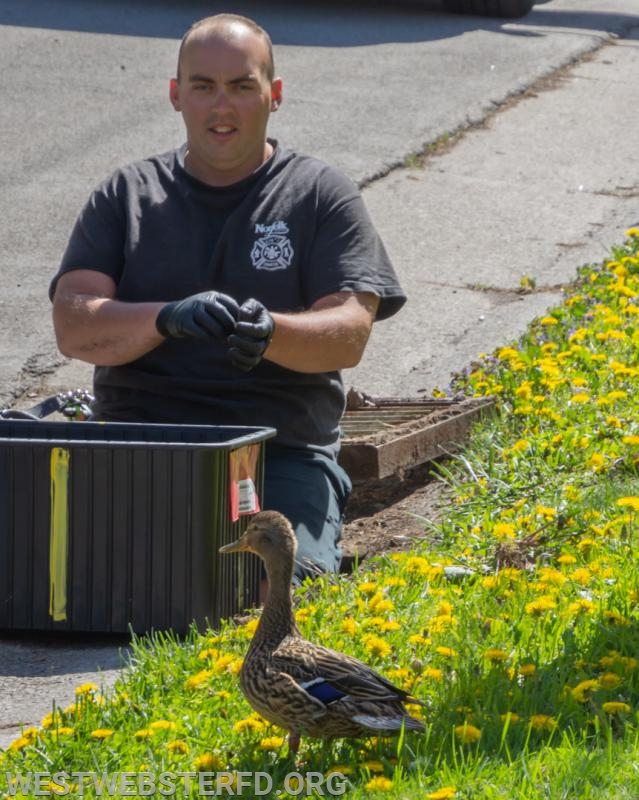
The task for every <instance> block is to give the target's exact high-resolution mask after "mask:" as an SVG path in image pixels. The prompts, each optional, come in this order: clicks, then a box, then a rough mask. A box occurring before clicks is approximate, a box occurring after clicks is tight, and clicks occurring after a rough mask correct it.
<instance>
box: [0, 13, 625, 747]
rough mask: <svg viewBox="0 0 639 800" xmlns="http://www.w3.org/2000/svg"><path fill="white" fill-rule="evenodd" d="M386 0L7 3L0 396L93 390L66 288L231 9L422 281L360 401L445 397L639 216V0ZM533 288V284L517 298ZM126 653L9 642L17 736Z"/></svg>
mask: <svg viewBox="0 0 639 800" xmlns="http://www.w3.org/2000/svg"><path fill="white" fill-rule="evenodd" d="M390 5H391V4H382V3H377V4H372V3H348V4H344V3H341V4H337V3H336V4H326V3H324V4H319V3H310V4H305V5H304V7H303V8H302V9H301V8H299V7H298V6H297V4H295V3H292V2H291V3H283V2H280V3H271V4H269V5H268V7H266V5H264V4H260V3H248V2H247V3H239V4H232V3H231V4H228V5H226V6H222V4H219V3H210V2H207V3H195V2H187V3H180V4H175V3H169V2H166V3H162V2H159V0H155V1H152V0H147V1H146V2H144V1H143V0H138V2H134V3H128V2H127V3H124V2H118V0H111V2H106V0H94V2H92V3H90V4H89V3H83V2H80V0H76V1H73V0H49V2H45V0H31V1H29V0H23V2H21V3H19V4H17V3H12V2H10V1H9V0H0V68H1V70H2V72H1V74H2V81H3V89H2V91H3V100H4V102H3V104H2V107H1V108H0V130H1V131H2V143H3V147H2V149H1V151H0V181H2V192H0V232H1V236H2V241H3V245H4V246H3V248H2V252H1V254H0V269H1V271H2V272H1V274H2V275H3V278H4V284H5V285H4V291H3V293H2V297H1V298H0V336H1V337H2V338H1V341H2V342H3V345H2V354H3V358H2V359H1V361H0V387H1V388H0V405H2V404H8V403H17V404H18V405H25V404H28V395H29V394H38V393H42V392H47V391H52V390H53V389H57V388H63V387H64V388H72V387H73V386H76V385H85V386H86V385H88V381H89V376H90V372H89V370H88V368H87V367H86V366H85V365H79V364H77V363H65V362H64V360H63V359H60V357H59V356H58V354H57V352H56V350H55V346H54V344H53V341H52V334H51V325H50V319H49V313H48V300H47V297H46V287H47V283H48V280H49V278H50V276H51V274H52V273H53V272H54V271H55V268H56V265H57V261H58V259H59V257H60V253H61V251H62V249H63V248H64V243H65V241H66V237H67V235H68V231H69V228H70V226H71V224H72V222H73V219H74V217H75V214H76V213H77V211H78V209H79V207H80V206H81V204H82V203H83V201H84V199H85V197H86V195H87V193H88V191H89V190H90V189H91V187H92V186H93V185H94V184H95V183H96V182H97V181H98V180H100V179H101V178H102V177H104V175H105V174H106V173H108V171H109V170H110V169H112V168H113V167H115V166H116V165H117V164H119V163H122V162H123V161H127V160H130V159H132V158H136V157H138V156H143V155H145V154H147V153H149V152H153V151H158V150H163V149H168V148H169V147H171V146H173V145H175V144H178V143H179V142H180V141H181V135H182V132H181V127H180V121H179V118H178V117H177V116H176V115H174V114H173V112H172V111H171V110H170V107H169V105H168V100H167V98H166V85H167V80H168V78H169V77H170V76H171V74H172V72H173V69H174V61H175V54H176V50H177V41H178V39H179V37H180V36H181V34H182V32H183V30H184V29H185V28H186V27H187V26H188V25H189V24H190V22H191V21H193V20H194V19H197V18H199V17H201V16H204V15H205V14H208V13H213V12H215V11H216V10H222V9H223V8H224V9H225V10H233V11H239V12H240V13H246V14H248V15H249V16H253V17H254V18H256V19H257V20H258V21H259V22H261V23H262V24H264V25H265V26H266V27H267V28H268V29H269V30H270V31H271V33H272V35H273V39H274V43H275V55H276V63H277V67H278V70H277V71H278V72H279V73H280V74H281V75H282V76H283V78H284V80H285V89H286V93H285V103H284V105H283V107H282V109H281V110H280V111H279V112H278V113H277V114H276V115H275V116H274V117H273V125H272V128H271V131H272V133H273V134H274V135H275V136H277V137H278V138H280V139H281V140H282V141H283V142H285V143H286V144H287V145H292V146H295V147H297V148H299V149H301V150H305V151H309V152H313V153H315V154H317V155H320V156H321V157H324V158H326V159H327V160H330V161H332V162H333V163H335V164H337V165H339V166H340V167H342V168H343V169H344V170H345V171H346V172H347V173H348V174H350V175H351V176H352V177H353V178H354V179H355V180H356V181H358V182H359V183H360V185H362V186H363V187H364V190H363V191H364V197H365V199H366V202H367V204H368V206H369V209H370V211H371V213H372V215H373V217H374V219H375V221H376V223H377V225H378V227H379V229H380V232H381V233H382V236H383V238H384V240H385V242H386V244H387V246H388V249H389V251H390V253H391V255H392V257H393V259H394V261H395V263H396V265H397V268H398V271H399V273H400V276H401V279H402V282H403V283H404V286H405V288H406V289H407V291H408V294H409V303H408V304H407V306H406V309H405V310H404V311H403V312H402V313H401V314H399V315H398V316H397V317H396V318H394V319H392V320H389V321H386V322H382V323H380V324H379V325H378V326H376V329H375V331H374V334H373V336H372V339H371V342H370V345H369V348H368V351H367V354H366V356H365V358H364V361H363V362H362V364H361V365H360V366H359V367H358V368H357V369H355V370H351V371H349V372H348V373H347V374H346V381H347V383H349V384H351V385H354V386H356V388H358V389H361V390H363V391H367V392H369V393H371V394H382V395H391V394H392V395H412V394H416V393H420V392H427V391H430V390H431V389H432V388H433V387H434V386H442V387H443V386H445V385H446V384H447V382H448V380H449V378H450V374H451V372H453V371H455V370H457V369H461V368H463V367H464V366H465V365H466V364H467V363H469V361H470V360H472V358H473V357H475V356H476V355H477V354H478V353H479V352H482V351H483V352H486V351H490V350H491V349H492V348H493V347H495V346H497V345H499V344H504V343H506V342H507V341H510V340H511V339H512V338H515V337H516V336H517V335H519V333H521V332H522V331H523V330H524V328H525V326H526V324H527V323H528V322H529V321H530V319H532V318H533V317H534V316H536V315H537V314H539V313H543V311H544V310H545V309H546V308H548V306H550V305H552V304H553V303H555V302H557V301H558V300H559V299H560V285H561V284H562V283H564V282H566V281H569V280H570V279H571V278H572V277H574V274H575V270H576V268H577V267H578V266H579V265H581V264H583V263H587V262H590V261H600V260H601V259H602V258H603V257H605V255H606V254H607V253H608V252H609V248H610V247H611V245H613V244H615V243H617V242H620V241H621V240H622V238H623V231H624V230H625V229H626V228H628V227H630V226H631V225H635V224H637V223H639V204H638V202H637V198H638V197H639V177H638V175H639V170H638V167H639V157H638V155H637V150H636V136H635V135H634V133H633V131H634V127H635V126H634V123H633V122H632V120H631V117H632V113H633V98H634V97H635V95H636V86H637V85H639V47H638V41H639V38H638V37H639V13H638V12H637V10H636V9H635V4H634V3H633V2H631V0H626V1H625V2H624V1H623V0H550V2H547V3H543V4H539V5H538V6H536V7H535V9H534V11H533V12H532V13H531V14H530V15H528V16H527V17H526V18H525V19H523V20H520V21H518V22H517V23H507V24H506V23H503V22H499V21H486V20H481V19H476V18H461V17H460V18H455V17H451V16H447V15H444V14H442V13H441V11H440V8H439V6H438V5H437V3H435V2H434V0H433V2H424V3H420V4H418V3H412V4H408V3H401V4H399V3H397V4H392V6H393V7H392V8H391V7H390ZM531 87H532V88H531ZM629 120H630V121H629ZM455 131H460V134H459V135H458V136H452V137H451V136H450V133H451V132H455ZM446 138H448V140H449V146H448V148H445V149H444V151H442V152H441V153H439V154H438V155H436V156H432V157H430V158H428V159H427V160H426V161H425V163H424V164H423V165H422V166H417V161H416V160H415V159H412V158H411V156H412V155H413V154H415V153H419V152H421V151H423V150H424V149H425V148H426V147H427V146H428V145H429V144H431V143H434V142H438V141H442V140H443V139H446ZM406 163H409V165H410V167H406V166H405V164H406ZM522 276H528V277H529V278H532V279H534V281H535V283H536V286H537V289H536V291H535V292H533V293H530V294H526V295H522V294H520V293H519V292H518V287H519V284H520V281H521V278H522ZM118 660H119V657H118V648H117V647H116V646H115V645H114V644H113V643H109V642H99V643H95V642H92V643H89V642H85V641H82V642H79V643H78V642H76V643H60V642H55V643H54V642H51V640H34V639H33V638H28V639H27V640H17V639H11V638H6V639H4V640H3V641H2V642H0V746H2V745H3V744H4V745H6V744H7V743H8V742H9V741H11V739H12V738H14V737H15V735H17V733H18V731H19V723H20V722H24V723H33V722H35V723H37V722H38V721H39V719H40V718H41V717H42V716H43V715H44V714H45V713H46V712H47V711H49V710H50V708H51V702H52V700H53V698H54V697H55V699H56V700H57V701H58V702H60V703H62V704H66V703H67V702H69V701H70V700H71V699H72V696H73V688H74V686H76V685H78V684H79V683H81V682H83V681H84V680H88V679H93V680H96V681H97V682H98V683H99V682H100V681H101V677H100V674H99V673H97V672H96V668H97V667H98V666H101V667H102V668H104V669H106V670H107V671H106V672H105V673H104V674H103V676H104V679H105V681H106V682H107V683H109V682H110V681H112V680H113V678H114V676H115V674H116V670H115V667H116V666H117V664H118Z"/></svg>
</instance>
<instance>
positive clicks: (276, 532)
mask: <svg viewBox="0 0 639 800" xmlns="http://www.w3.org/2000/svg"><path fill="white" fill-rule="evenodd" d="M296 548H297V540H296V539H295V533H294V532H293V528H292V526H291V523H290V522H289V521H288V520H287V519H286V517H285V516H284V515H283V514H280V512H279V511H259V512H258V513H257V514H255V516H254V517H252V519H251V521H250V523H249V526H248V528H247V529H246V531H245V532H244V533H243V534H242V536H240V538H239V539H237V541H235V542H231V543H230V544H225V545H224V546H223V547H220V553H243V552H249V553H255V555H258V556H260V558H262V559H264V561H266V562H269V561H273V560H281V559H282V556H283V555H284V554H287V555H288V556H289V557H290V559H291V561H294V559H295V550H296Z"/></svg>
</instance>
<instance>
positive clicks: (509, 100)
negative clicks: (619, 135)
mask: <svg viewBox="0 0 639 800" xmlns="http://www.w3.org/2000/svg"><path fill="white" fill-rule="evenodd" d="M615 45H617V41H616V39H615V35H614V34H607V35H604V36H600V37H598V38H597V39H596V40H595V43H594V45H593V46H592V47H591V48H590V49H587V50H584V51H583V52H582V53H580V54H579V55H577V56H573V57H571V58H570V59H569V60H568V61H567V62H566V63H565V64H562V65H561V66H560V67H557V68H556V69H555V70H553V71H552V72H549V73H547V74H545V75H542V76H541V77H539V78H537V79H536V80H535V81H533V83H531V84H530V85H529V86H527V87H525V88H522V89H519V90H516V91H514V92H512V93H510V94H508V95H506V96H505V97H504V99H503V100H491V101H489V107H488V108H486V109H485V113H484V116H483V117H482V118H481V119H479V120H477V119H475V120H470V119H469V120H467V122H465V123H462V124H461V125H459V126H458V127H456V128H454V129H453V130H451V131H444V132H443V133H441V134H439V135H438V136H437V137H436V138H435V139H434V140H432V141H430V142H426V143H425V144H424V146H423V148H422V149H421V150H420V151H418V152H416V153H408V154H407V155H406V156H404V157H403V158H402V159H398V160H397V161H395V162H393V163H391V164H388V165H386V166H385V167H384V168H382V169H380V170H378V171H377V172H375V173H373V174H372V175H369V176H368V177H365V178H363V179H362V180H360V181H359V182H358V186H359V188H360V190H361V189H365V188H366V187H368V186H371V185H372V184H374V183H376V182H377V181H379V180H382V179H383V178H386V177H388V176H389V175H390V174H391V173H393V172H397V171H398V170H400V169H425V168H426V167H427V166H428V165H429V164H430V162H431V161H432V160H433V159H434V158H436V157H437V156H442V155H445V154H446V153H449V152H450V151H451V150H452V149H453V148H454V147H455V145H456V144H457V143H458V142H459V141H460V140H461V139H462V138H463V137H464V136H466V135H467V134H469V133H472V132H473V131H477V130H485V129H486V128H488V127H490V124H491V122H492V120H493V119H494V118H495V117H496V116H497V114H501V113H503V112H505V111H508V110H509V109H511V108H514V107H515V106H516V105H519V103H522V102H524V101H526V100H531V99H535V98H536V97H538V96H539V95H540V94H541V93H542V92H549V91H554V90H556V89H559V88H562V87H563V86H565V85H566V84H567V83H568V81H569V80H572V79H574V77H575V76H574V74H573V73H574V71H575V69H576V68H577V67H579V66H581V65H582V64H585V63H588V62H589V61H592V60H593V59H594V58H595V57H596V56H597V54H598V53H599V52H600V51H601V50H603V49H604V48H605V47H613V46H615Z"/></svg>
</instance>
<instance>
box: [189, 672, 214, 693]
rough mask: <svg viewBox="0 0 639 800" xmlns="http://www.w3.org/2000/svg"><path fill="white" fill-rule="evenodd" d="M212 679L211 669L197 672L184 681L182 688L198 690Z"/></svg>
mask: <svg viewBox="0 0 639 800" xmlns="http://www.w3.org/2000/svg"><path fill="white" fill-rule="evenodd" d="M212 677H213V670H211V669H202V670H200V671H199V672H197V673H196V674H195V675H191V677H190V678H187V679H186V680H185V681H184V688H185V689H200V688H201V687H202V686H203V685H204V684H206V683H208V682H209V680H210V679H211V678H212Z"/></svg>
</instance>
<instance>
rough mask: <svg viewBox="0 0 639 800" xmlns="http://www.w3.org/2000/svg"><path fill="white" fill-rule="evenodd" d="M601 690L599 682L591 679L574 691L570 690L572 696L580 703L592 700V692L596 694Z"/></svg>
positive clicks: (578, 685)
mask: <svg viewBox="0 0 639 800" xmlns="http://www.w3.org/2000/svg"><path fill="white" fill-rule="evenodd" d="M600 688H601V685H600V684H599V681H598V680H595V679H594V678H589V679H588V680H585V681H581V683H578V684H577V686H575V687H574V689H570V694H571V695H572V696H573V698H574V699H575V700H576V701H577V702H578V703H586V702H587V701H588V699H589V698H590V695H591V693H592V692H596V691H597V690H598V689H600Z"/></svg>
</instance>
